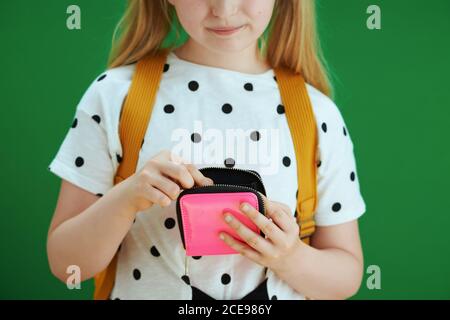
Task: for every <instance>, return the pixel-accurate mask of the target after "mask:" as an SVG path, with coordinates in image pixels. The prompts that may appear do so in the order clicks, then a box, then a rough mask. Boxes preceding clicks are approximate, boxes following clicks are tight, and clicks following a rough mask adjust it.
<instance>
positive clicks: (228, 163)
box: [223, 158, 236, 168]
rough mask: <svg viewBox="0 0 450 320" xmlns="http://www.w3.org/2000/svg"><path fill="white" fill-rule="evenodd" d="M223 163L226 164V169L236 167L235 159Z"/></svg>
mask: <svg viewBox="0 0 450 320" xmlns="http://www.w3.org/2000/svg"><path fill="white" fill-rule="evenodd" d="M223 163H224V164H225V167H227V168H233V167H234V165H235V164H236V162H235V161H234V159H233V158H226V159H225V161H224V162H223Z"/></svg>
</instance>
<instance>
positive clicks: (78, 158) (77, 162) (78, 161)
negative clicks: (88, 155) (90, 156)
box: [75, 157, 84, 168]
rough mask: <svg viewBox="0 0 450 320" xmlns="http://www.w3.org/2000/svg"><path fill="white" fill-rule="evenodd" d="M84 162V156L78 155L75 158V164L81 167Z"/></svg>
mask: <svg viewBox="0 0 450 320" xmlns="http://www.w3.org/2000/svg"><path fill="white" fill-rule="evenodd" d="M83 164H84V159H83V158H82V157H77V158H76V159H75V165H76V166H77V167H78V168H79V167H81V166H82V165H83Z"/></svg>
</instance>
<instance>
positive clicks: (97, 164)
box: [48, 77, 115, 194]
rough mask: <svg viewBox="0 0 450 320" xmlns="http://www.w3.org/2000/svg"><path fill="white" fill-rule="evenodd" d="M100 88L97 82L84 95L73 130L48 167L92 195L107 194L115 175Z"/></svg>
mask: <svg viewBox="0 0 450 320" xmlns="http://www.w3.org/2000/svg"><path fill="white" fill-rule="evenodd" d="M99 79H101V77H100V78H99ZM100 86H101V83H100V82H99V81H98V80H96V81H94V82H93V83H92V84H91V85H90V86H89V88H88V89H87V91H86V92H85V94H84V95H83V97H82V99H81V100H80V102H79V104H78V106H77V108H76V111H75V116H74V119H73V123H72V126H71V127H70V128H69V129H68V132H67V134H66V136H65V137H64V140H63V142H62V144H61V146H60V147H59V150H58V152H57V153H56V156H55V157H54V159H53V160H52V161H51V163H50V165H49V167H48V169H49V170H50V171H51V172H53V173H54V174H55V175H57V176H59V177H60V178H62V179H65V180H67V181H69V182H71V183H73V184H74V185H76V186H78V187H80V188H82V189H85V190H87V191H89V192H91V193H93V194H104V193H106V191H108V190H109V189H110V188H111V187H112V186H113V178H114V171H115V166H114V163H113V157H112V156H111V152H110V147H109V138H108V133H107V130H106V128H107V125H105V122H106V121H107V120H106V118H107V117H106V116H105V111H104V110H105V108H104V105H103V104H104V100H105V99H104V97H103V96H102V94H101V93H100Z"/></svg>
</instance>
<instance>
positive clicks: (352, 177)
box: [350, 171, 355, 181]
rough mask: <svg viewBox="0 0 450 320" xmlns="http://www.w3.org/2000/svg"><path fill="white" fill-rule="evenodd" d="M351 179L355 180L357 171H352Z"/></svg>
mask: <svg viewBox="0 0 450 320" xmlns="http://www.w3.org/2000/svg"><path fill="white" fill-rule="evenodd" d="M350 180H352V181H355V172H353V171H352V172H351V173H350Z"/></svg>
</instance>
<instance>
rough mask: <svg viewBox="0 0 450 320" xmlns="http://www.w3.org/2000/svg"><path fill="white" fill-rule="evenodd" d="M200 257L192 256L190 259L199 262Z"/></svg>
mask: <svg viewBox="0 0 450 320" xmlns="http://www.w3.org/2000/svg"><path fill="white" fill-rule="evenodd" d="M201 257H202V256H193V257H192V259H195V260H199V259H200V258H201Z"/></svg>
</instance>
